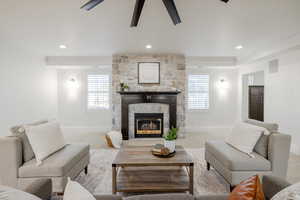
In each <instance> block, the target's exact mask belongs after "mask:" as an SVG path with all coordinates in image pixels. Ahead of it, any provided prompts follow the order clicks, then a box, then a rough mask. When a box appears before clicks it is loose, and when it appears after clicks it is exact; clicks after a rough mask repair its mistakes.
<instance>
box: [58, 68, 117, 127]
mask: <svg viewBox="0 0 300 200" xmlns="http://www.w3.org/2000/svg"><path fill="white" fill-rule="evenodd" d="M93 72H95V73H100V74H109V75H110V76H111V67H102V68H101V69H97V68H95V69H84V68H82V69H58V70H57V75H58V119H59V121H60V123H61V124H62V127H63V129H64V131H65V132H66V133H70V132H72V131H74V132H105V131H107V130H110V129H111V126H112V115H111V108H110V109H108V110H105V109H102V110H88V109H87V84H86V83H87V82H86V79H87V74H88V73H93ZM70 77H75V78H76V80H77V81H78V85H79V87H78V89H75V91H70V88H68V87H67V81H68V80H69V79H70Z"/></svg>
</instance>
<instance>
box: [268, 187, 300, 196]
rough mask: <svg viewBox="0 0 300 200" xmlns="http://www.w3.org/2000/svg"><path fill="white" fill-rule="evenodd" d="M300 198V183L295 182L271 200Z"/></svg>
mask: <svg viewBox="0 0 300 200" xmlns="http://www.w3.org/2000/svg"><path fill="white" fill-rule="evenodd" d="M290 199H300V183H296V184H293V185H291V186H289V187H287V188H285V189H283V190H281V191H280V192H278V193H277V194H276V195H275V196H274V197H273V198H272V199H271V200H290Z"/></svg>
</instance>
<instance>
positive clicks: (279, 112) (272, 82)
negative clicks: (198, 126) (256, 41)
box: [239, 49, 300, 153]
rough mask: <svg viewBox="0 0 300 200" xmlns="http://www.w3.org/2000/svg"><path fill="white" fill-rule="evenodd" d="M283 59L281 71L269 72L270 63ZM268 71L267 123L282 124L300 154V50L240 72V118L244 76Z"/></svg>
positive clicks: (283, 130) (266, 91) (285, 53)
mask: <svg viewBox="0 0 300 200" xmlns="http://www.w3.org/2000/svg"><path fill="white" fill-rule="evenodd" d="M272 59H279V72H277V73H273V74H271V73H269V69H268V67H269V61H270V60H272ZM255 71H264V72H265V121H266V122H276V123H278V124H279V129H280V131H281V132H283V133H286V134H290V135H292V151H293V152H296V153H300V147H299V144H300V135H299V132H300V123H299V119H300V106H299V102H300V92H299V91H300V90H299V85H300V49H292V50H289V51H286V52H282V53H280V54H277V55H274V56H269V57H268V58H265V59H260V60H259V61H256V62H253V63H251V64H243V65H241V66H240V72H239V85H240V87H239V90H240V91H239V103H240V106H239V116H240V118H241V116H242V109H241V108H242V101H241V99H242V89H241V88H242V76H243V75H244V74H248V73H252V72H255Z"/></svg>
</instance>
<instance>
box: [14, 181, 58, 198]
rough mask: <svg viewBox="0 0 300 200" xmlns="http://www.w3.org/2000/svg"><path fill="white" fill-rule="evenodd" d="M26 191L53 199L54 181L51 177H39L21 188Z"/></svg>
mask: <svg viewBox="0 0 300 200" xmlns="http://www.w3.org/2000/svg"><path fill="white" fill-rule="evenodd" d="M20 189H21V190H23V191H24V192H27V193H30V194H33V195H35V196H37V197H39V198H40V199H43V200H47V199H51V195H52V181H51V179H39V180H35V181H33V182H31V183H30V184H28V185H26V186H23V188H20Z"/></svg>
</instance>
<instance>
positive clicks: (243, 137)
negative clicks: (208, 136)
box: [226, 122, 265, 155]
mask: <svg viewBox="0 0 300 200" xmlns="http://www.w3.org/2000/svg"><path fill="white" fill-rule="evenodd" d="M264 131H265V128H262V127H257V126H253V125H250V124H247V123H243V122H241V123H238V124H236V125H235V126H234V128H233V129H232V132H231V134H230V136H229V137H228V138H227V139H226V142H227V143H228V144H230V145H231V146H233V147H234V148H236V149H238V150H239V151H241V152H244V153H246V154H248V155H250V154H251V153H252V152H253V149H254V146H255V145H256V143H257V141H258V139H259V138H260V137H261V136H262V134H263V133H264Z"/></svg>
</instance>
